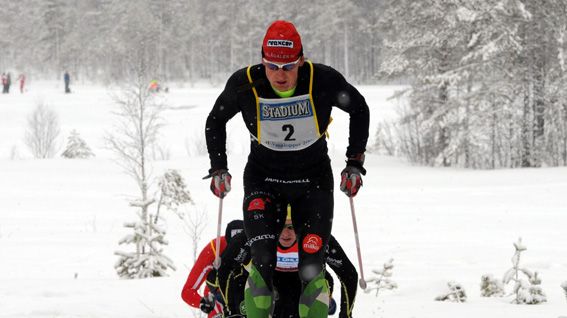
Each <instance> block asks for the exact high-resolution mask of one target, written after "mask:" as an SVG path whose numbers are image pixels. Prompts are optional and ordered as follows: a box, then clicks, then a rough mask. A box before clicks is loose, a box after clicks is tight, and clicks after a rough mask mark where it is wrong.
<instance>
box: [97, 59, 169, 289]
mask: <svg viewBox="0 0 567 318" xmlns="http://www.w3.org/2000/svg"><path fill="white" fill-rule="evenodd" d="M135 54H138V55H135V58H134V60H136V61H137V64H136V65H134V67H133V68H132V70H133V73H132V74H133V80H132V81H131V82H129V83H130V85H129V86H127V87H125V88H124V89H123V90H122V91H121V92H120V93H119V94H118V95H117V96H116V97H115V100H116V103H117V105H118V106H119V107H118V110H117V112H116V116H117V119H118V125H117V127H116V129H115V131H114V132H113V133H112V134H110V135H108V136H107V142H108V144H109V146H110V148H111V149H112V150H113V151H114V152H115V154H116V155H117V160H116V162H117V163H118V164H119V165H120V166H121V167H122V168H123V169H124V171H125V172H126V173H127V174H128V175H130V176H131V177H132V178H133V179H134V180H135V181H136V183H137V185H138V188H139V196H138V197H137V198H136V199H134V200H131V202H130V206H132V207H135V208H137V210H138V212H137V215H138V217H139V218H138V220H137V221H134V222H128V223H126V224H125V225H124V226H125V227H126V228H130V229H131V231H132V233H131V234H128V235H126V236H125V237H124V238H122V239H121V240H120V242H119V244H133V245H135V250H134V251H132V252H123V251H117V252H115V254H116V255H118V256H119V259H118V261H117V262H116V264H115V268H116V271H117V273H118V275H119V276H120V277H121V278H147V277H155V276H166V275H167V273H166V271H167V269H168V268H171V269H173V270H175V266H174V265H173V262H172V260H171V259H170V258H169V257H167V256H166V255H164V254H163V246H164V245H167V244H168V242H167V240H166V239H165V234H166V231H165V228H164V224H160V223H159V221H160V220H161V219H160V218H157V217H156V216H154V215H152V214H151V213H150V206H151V205H152V204H153V203H154V202H155V199H154V198H152V197H151V196H150V195H149V182H150V163H149V162H148V151H149V149H150V148H151V146H152V145H153V144H154V143H156V139H157V136H158V131H159V129H160V127H161V118H160V114H161V111H162V106H161V104H160V103H158V102H157V101H156V100H155V96H154V94H151V93H150V92H149V91H148V89H147V85H148V83H149V81H150V76H149V75H150V74H152V73H153V72H151V70H150V68H149V67H148V65H149V63H148V60H147V58H145V55H144V53H143V51H142V52H139V51H137V52H136V53H135Z"/></svg>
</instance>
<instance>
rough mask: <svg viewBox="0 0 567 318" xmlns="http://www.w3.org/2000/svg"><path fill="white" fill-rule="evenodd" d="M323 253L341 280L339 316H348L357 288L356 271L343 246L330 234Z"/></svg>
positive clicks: (348, 317) (340, 317)
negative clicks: (325, 250)
mask: <svg viewBox="0 0 567 318" xmlns="http://www.w3.org/2000/svg"><path fill="white" fill-rule="evenodd" d="M325 254H326V261H327V264H328V265H329V267H331V269H332V270H333V271H334V272H335V274H337V277H338V278H339V281H340V282H341V310H340V312H339V318H350V317H351V313H352V309H353V307H354V299H355V297H356V290H357V288H358V286H357V283H358V273H357V272H356V268H355V267H354V265H353V264H352V263H351V261H350V260H349V259H348V257H347V256H346V254H345V252H344V251H343V248H342V247H341V246H340V245H339V243H338V242H337V240H336V239H335V237H334V236H332V235H331V238H330V239H329V245H328V248H327V252H326V253H325Z"/></svg>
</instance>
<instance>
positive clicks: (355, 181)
mask: <svg viewBox="0 0 567 318" xmlns="http://www.w3.org/2000/svg"><path fill="white" fill-rule="evenodd" d="M346 164H347V165H346V168H344V169H343V171H342V172H341V186H340V189H341V191H342V192H344V193H345V194H346V195H347V196H348V197H354V196H356V194H357V193H358V190H359V189H360V187H361V186H362V176H363V175H366V169H364V168H363V165H364V153H357V154H352V155H349V156H347V161H346Z"/></svg>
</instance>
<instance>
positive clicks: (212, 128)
mask: <svg viewBox="0 0 567 318" xmlns="http://www.w3.org/2000/svg"><path fill="white" fill-rule="evenodd" d="M243 72H244V71H243V70H240V71H238V72H236V73H234V74H233V75H232V76H231V77H230V78H229V79H228V81H227V82H226V86H225V88H224V90H223V91H222V93H221V94H220V95H219V97H218V98H217V100H216V102H215V105H214V106H213V109H212V110H211V112H210V113H209V116H208V117H207V122H206V126H205V139H206V140H207V150H208V152H209V159H210V161H211V170H209V172H213V171H215V170H218V169H228V164H227V159H226V123H227V122H228V121H229V120H230V119H231V118H232V117H234V115H236V114H237V113H238V112H239V108H238V103H237V88H238V87H239V86H241V85H242V83H241V82H242V76H243V74H241V73H243Z"/></svg>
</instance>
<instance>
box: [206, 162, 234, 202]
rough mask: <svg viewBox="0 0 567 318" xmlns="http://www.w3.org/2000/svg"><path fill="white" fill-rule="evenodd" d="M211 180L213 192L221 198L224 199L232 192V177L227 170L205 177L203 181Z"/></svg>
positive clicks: (217, 171)
mask: <svg viewBox="0 0 567 318" xmlns="http://www.w3.org/2000/svg"><path fill="white" fill-rule="evenodd" d="M208 178H212V179H211V191H212V192H213V194H214V195H216V196H217V197H219V198H221V199H222V198H224V197H225V196H226V195H227V194H228V193H229V192H230V189H231V188H230V180H231V179H232V176H231V175H230V173H228V170H226V169H218V170H215V171H213V172H211V173H210V174H209V175H207V176H205V177H204V178H203V179H208Z"/></svg>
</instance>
